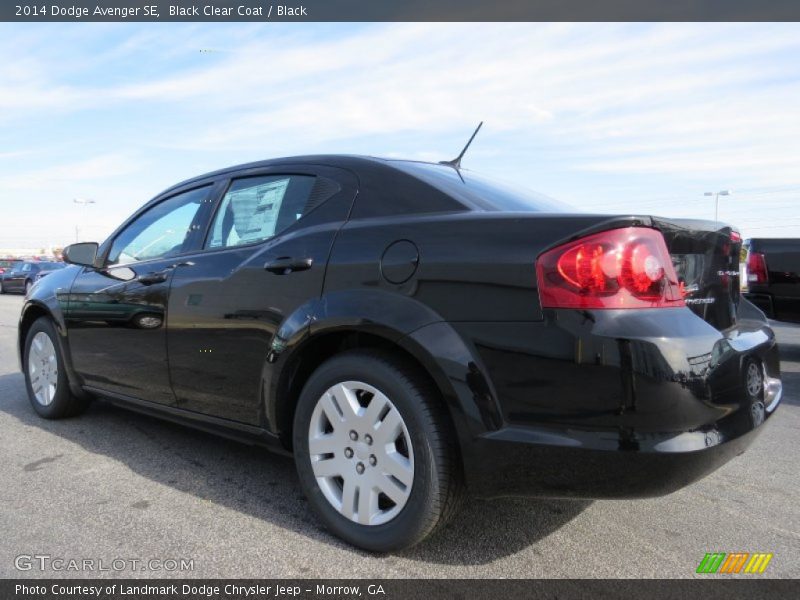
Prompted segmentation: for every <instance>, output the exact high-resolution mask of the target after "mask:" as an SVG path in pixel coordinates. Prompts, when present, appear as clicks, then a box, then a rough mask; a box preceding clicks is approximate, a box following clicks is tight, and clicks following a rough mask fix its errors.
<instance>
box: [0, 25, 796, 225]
mask: <svg viewBox="0 0 800 600" xmlns="http://www.w3.org/2000/svg"><path fill="white" fill-rule="evenodd" d="M59 31H61V30H59ZM64 31H66V32H67V34H68V35H67V36H66V37H65V38H64V39H63V40H61V41H60V43H61V44H62V45H63V47H64V48H65V50H63V54H64V56H63V58H60V56H61V54H60V53H59V51H58V47H57V46H56V45H55V44H48V43H46V39H44V36H41V35H40V36H34V35H23V34H22V33H20V34H17V35H15V36H10V38H7V39H6V40H5V41H3V40H2V39H0V51H2V52H4V54H5V55H9V54H10V53H14V54H16V55H18V56H19V59H20V60H18V61H7V62H6V63H4V64H3V65H0V120H2V121H3V122H4V123H6V124H15V123H26V122H27V123H35V122H36V120H37V119H38V117H39V116H41V115H53V114H55V115H61V116H63V119H64V122H65V123H66V122H67V120H68V118H69V117H70V116H73V115H74V116H76V117H79V118H80V119H81V121H80V122H81V124H82V125H83V126H85V127H86V133H85V136H86V137H85V139H83V140H82V142H81V144H80V145H79V146H78V147H76V150H75V152H74V156H73V157H72V158H71V159H70V160H69V161H67V162H69V163H70V164H67V165H66V166H61V167H59V166H56V167H48V168H46V169H43V170H40V171H37V170H34V171H32V172H27V173H26V172H23V173H17V172H13V173H6V174H5V175H4V174H3V173H4V169H3V167H2V165H0V194H2V192H3V189H6V190H14V191H18V190H22V189H27V188H35V187H37V186H38V188H39V189H43V188H44V187H45V186H44V185H43V184H42V182H43V181H51V182H52V181H60V182H73V183H75V187H76V188H79V187H81V186H83V187H84V188H89V189H94V185H95V183H97V182H96V181H95V182H94V183H90V181H91V180H92V179H95V180H96V179H97V177H98V174H100V173H102V174H103V175H102V177H104V178H105V179H104V180H103V181H101V182H99V186H98V187H97V189H98V191H99V193H103V187H102V186H103V185H106V186H110V185H117V186H119V184H120V182H130V181H132V180H133V179H135V183H136V184H137V185H136V186H133V187H135V189H136V190H137V193H145V192H147V193H150V192H154V191H156V190H157V186H159V185H162V184H165V185H166V184H168V183H170V180H169V176H170V168H169V164H170V162H171V161H174V162H175V163H176V166H175V167H173V168H172V169H171V171H173V173H172V175H173V176H174V177H175V179H179V178H181V177H182V176H183V175H186V176H189V175H192V174H193V173H194V172H195V171H193V169H197V170H198V171H199V170H202V169H204V168H206V166H208V167H209V168H212V167H215V166H222V165H225V164H229V163H230V162H231V158H230V157H247V158H257V157H267V156H271V155H285V154H295V153H311V152H318V151H351V150H355V151H362V152H368V153H372V154H390V155H395V156H403V155H405V156H410V157H413V158H425V159H440V158H449V157H450V155H451V154H453V153H454V151H455V150H457V148H456V145H457V144H458V143H463V142H461V140H462V139H463V140H465V139H466V137H467V135H468V134H469V133H470V131H471V130H472V128H473V127H474V126H475V124H476V123H477V122H478V121H480V120H484V121H486V127H485V129H484V131H483V132H482V133H481V139H480V140H479V142H478V143H476V145H475V146H474V148H473V150H471V151H470V156H469V157H468V158H469V160H471V161H474V162H473V163H472V164H473V165H476V164H477V165H478V166H485V167H487V168H489V169H493V170H495V171H503V172H508V173H509V174H510V175H511V176H515V174H516V176H517V177H519V178H520V179H524V180H525V183H527V184H532V185H533V186H534V187H541V186H540V185H538V184H537V180H536V178H535V177H538V178H540V179H541V180H543V181H544V182H545V183H546V185H548V186H549V188H546V189H544V191H546V192H548V193H551V194H554V195H560V196H563V197H566V198H567V199H571V200H573V201H574V202H575V203H576V204H578V205H579V206H582V207H589V206H591V202H597V198H596V196H597V195H598V194H601V193H602V194H605V197H606V199H605V203H606V204H613V203H614V202H617V203H621V204H622V205H625V206H630V207H631V208H635V206H636V204H635V202H636V200H637V199H641V197H642V196H643V195H647V194H648V193H649V190H652V189H653V188H656V187H657V188H658V189H663V190H665V192H664V194H665V197H667V198H675V197H676V196H679V195H680V194H686V193H695V191H696V190H698V189H700V190H702V189H705V187H707V186H711V185H712V184H713V185H719V186H721V187H747V186H749V187H752V188H756V189H758V188H763V187H765V186H770V185H772V186H774V185H781V184H785V185H790V184H798V185H800V176H798V174H797V164H798V163H800V144H798V143H797V140H798V139H800V119H798V118H797V98H798V97H800V35H798V26H797V25H796V24H778V25H767V24H762V25H754V24H707V23H704V24H660V25H633V24H623V25H611V24H443V23H431V24H424V23H423V24H396V25H376V26H358V27H354V26H344V25H342V26H340V27H339V28H336V27H328V28H326V29H324V30H323V29H310V28H306V27H305V26H303V27H300V26H298V27H295V28H289V27H286V28H280V27H267V28H257V27H253V26H247V27H245V26H242V27H240V28H236V29H230V28H226V29H222V28H214V27H204V26H201V25H195V26H191V27H188V26H187V27H172V26H164V27H152V28H146V29H142V28H138V29H133V30H132V29H130V28H122V27H116V28H109V27H101V26H99V25H98V26H94V25H92V26H85V27H83V28H81V29H80V30H78V29H71V28H70V29H65V30H64ZM85 32H88V34H89V35H88V37H87V38H86V41H81V40H82V39H83V38H81V36H83V35H85ZM219 32H221V33H219ZM232 32H233V34H232ZM109 39H113V41H111V42H110V41H109ZM98 45H99V46H98ZM82 48H83V49H82ZM97 48H101V49H102V51H98V50H97ZM203 48H213V49H218V50H220V52H213V53H207V54H202V53H200V50H201V49H203ZM131 65H133V67H135V68H128V67H130V66H131ZM99 113H104V114H106V116H107V118H108V120H107V121H105V122H103V121H99V120H95V118H94V115H95V114H99ZM128 120H130V121H131V122H137V123H141V126H140V127H138V128H136V129H135V130H130V129H128V130H125V134H126V135H127V136H128V137H122V138H119V139H117V138H111V139H109V137H104V136H111V134H107V133H106V131H105V130H104V127H108V122H111V123H113V124H115V126H117V125H116V124H123V123H125V122H126V121H128ZM119 126H120V127H121V125H119ZM71 133H72V132H66V131H62V132H60V133H59V130H57V129H56V130H55V131H54V133H53V137H54V138H56V139H55V140H54V141H56V142H59V143H61V144H62V146H63V145H67V140H69V141H70V142H71V138H70V137H69V136H70V135H71ZM81 135H84V134H83V133H81ZM20 139H22V136H20ZM98 140H101V142H98ZM3 141H4V138H2V137H0V144H2V143H3ZM110 141H113V145H114V147H119V148H121V149H122V150H121V152H123V153H127V152H128V149H131V150H130V151H131V152H132V153H134V154H136V153H141V152H143V151H147V152H152V154H153V159H152V160H151V161H150V162H151V163H153V165H154V166H153V169H151V170H150V171H141V170H140V171H136V169H141V168H142V165H139V164H137V163H135V162H131V161H130V160H129V158H128V157H127V155H124V154H119V155H112V156H108V155H105V154H103V152H104V151H105V149H107V148H108V147H109V146H110V145H111V144H110ZM18 150H19V148H6V147H5V144H3V146H2V147H0V158H3V157H9V158H10V157H12V155H14V154H15V153H16V152H17V151H18ZM137 155H138V154H137ZM478 161H483V163H479V162H478ZM54 162H55V161H54ZM62 162H64V161H62ZM55 164H59V163H58V162H55ZM537 165H542V166H540V167H537ZM15 168H16V167H15ZM537 168H538V169H539V170H536V169H537ZM175 173H178V175H175ZM134 176H135V177H134ZM534 176H535V177H534ZM646 180H647V181H646ZM650 180H652V181H650ZM133 187H132V186H127V189H126V192H125V193H126V194H128V195H130V197H132V198H133V197H134V194H133V192H132V191H131V190H132V189H133ZM142 188H143V189H144V190H145V192H141V189H142ZM81 193H82V194H83V195H85V192H81ZM589 198H591V202H590V199H589ZM608 198H610V199H611V200H609V199H608ZM144 199H145V198H141V199H140V201H143V200H144ZM736 201H739V200H738V199H737V200H736ZM741 202H744V201H743V200H742V201H741ZM599 203H600V204H602V203H603V199H602V198H601V199H600V202H599ZM625 203H628V204H625ZM692 206H694V204H692ZM697 206H702V204H697ZM698 210H700V209H698ZM698 216H699V215H698ZM763 218H764V219H766V218H767V217H766V216H765V217H763Z"/></svg>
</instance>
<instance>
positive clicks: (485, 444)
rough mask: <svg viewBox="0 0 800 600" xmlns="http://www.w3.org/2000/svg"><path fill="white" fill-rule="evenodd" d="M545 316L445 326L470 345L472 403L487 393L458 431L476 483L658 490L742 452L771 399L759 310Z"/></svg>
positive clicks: (773, 349)
mask: <svg viewBox="0 0 800 600" xmlns="http://www.w3.org/2000/svg"><path fill="white" fill-rule="evenodd" d="M545 317H546V318H545V321H544V322H538V323H491V324H489V323H483V324H477V323H461V324H454V325H453V326H454V327H455V328H456V329H457V330H458V331H459V334H460V336H461V337H462V339H464V340H466V341H467V343H468V344H469V346H471V348H472V349H473V352H474V354H473V356H475V357H476V359H475V361H474V362H473V363H472V365H473V366H472V367H471V368H470V370H469V373H467V375H466V376H465V380H464V381H465V383H466V384H467V386H468V387H469V388H470V393H471V394H472V395H473V398H472V404H473V405H474V404H479V406H478V410H477V411H476V410H472V413H473V415H475V416H477V415H476V413H478V414H481V415H491V413H492V412H493V410H490V409H487V406H486V405H487V404H488V402H487V397H488V396H489V395H491V396H493V398H494V401H495V402H496V412H497V414H498V416H497V417H495V418H493V419H485V420H484V425H486V427H485V429H484V430H483V431H480V432H479V431H478V428H477V426H476V424H475V422H474V421H473V423H472V425H473V428H472V432H470V433H468V434H467V435H464V434H463V432H462V434H461V449H462V456H463V460H464V464H465V476H466V479H467V482H468V485H469V488H470V489H471V491H472V493H474V494H475V495H478V496H483V497H493V496H506V495H527V496H543V497H581V498H625V497H627V498H631V497H647V496H656V495H662V494H667V493H670V492H672V491H675V490H677V489H679V488H681V487H683V486H685V485H687V484H689V483H691V482H693V481H696V480H698V479H700V478H702V477H704V476H705V475H707V474H708V473H710V472H712V471H714V470H715V469H717V468H718V467H720V466H721V465H723V464H724V463H726V462H727V461H729V460H731V459H732V458H734V457H735V456H737V455H738V454H741V453H742V452H743V451H744V449H745V448H746V447H747V446H748V445H749V444H750V443H751V442H752V441H753V439H754V438H755V436H756V435H757V434H758V432H759V431H760V430H761V426H762V425H763V423H764V422H765V421H766V420H768V419H769V417H770V416H771V415H772V414H773V413H774V411H775V409H776V407H777V406H778V404H779V403H780V399H781V392H782V388H781V382H780V366H779V358H778V351H777V344H776V343H775V338H774V334H773V332H772V330H771V329H770V328H769V327H768V325H767V324H766V323H765V322H763V321H760V320H756V319H753V320H748V319H742V318H741V316H740V319H739V322H738V325H737V326H736V327H734V328H731V329H729V330H726V331H724V332H720V331H718V330H716V329H714V328H713V327H711V326H710V325H708V324H707V323H706V322H705V321H703V320H702V319H700V318H699V317H697V316H696V315H695V314H694V313H692V312H691V311H690V310H689V309H683V308H675V309H655V310H649V309H648V310H637V311H611V310H608V311H571V310H563V311H562V310H559V311H553V310H551V311H547V312H546V315H545ZM753 361H754V362H756V364H758V365H759V366H760V368H761V370H762V372H763V373H764V385H763V390H761V392H760V393H759V397H757V398H753V397H752V396H749V395H748V394H747V393H746V390H745V371H746V368H747V366H748V365H749V364H750V362H753ZM476 364H477V365H480V366H481V369H480V370H481V371H482V372H483V373H484V374H485V375H486V377H485V381H483V382H481V381H479V378H478V377H477V376H476V374H475V372H476V367H475V365H476ZM479 400H480V402H479ZM464 402H467V403H469V401H468V400H465V399H464V398H462V404H463V403H464ZM464 412H465V413H467V414H469V412H470V410H469V409H467V410H465V411H464Z"/></svg>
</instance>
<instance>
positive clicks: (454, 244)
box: [19, 156, 782, 551]
mask: <svg viewBox="0 0 800 600" xmlns="http://www.w3.org/2000/svg"><path fill="white" fill-rule="evenodd" d="M740 247H741V239H740V238H739V235H738V233H737V232H736V231H735V230H733V229H732V228H731V227H729V226H726V225H723V224H720V223H714V222H706V221H682V220H673V219H665V218H660V217H654V216H649V215H624V216H619V215H595V214H575V213H574V212H571V211H569V209H567V208H565V207H563V206H561V205H559V204H557V203H555V202H553V201H551V200H549V199H547V198H544V197H541V196H538V195H535V194H531V193H529V192H526V191H520V190H517V189H512V188H510V187H507V186H504V185H501V184H497V183H495V182H493V181H491V180H489V179H487V178H484V177H481V176H479V175H477V174H474V173H472V172H470V171H468V170H464V169H460V168H459V167H458V165H457V164H452V163H451V164H430V163H420V162H410V161H399V160H381V159H375V158H363V157H349V156H314V157H301V158H291V159H279V160H272V161H266V162H259V163H253V164H248V165H243V166H239V167H233V168H229V169H225V170H221V171H217V172H214V173H210V174H207V175H203V176H200V177H197V178H195V179H191V180H189V181H185V182H183V183H180V184H178V185H176V186H174V187H172V188H170V189H168V190H166V191H165V192H163V193H162V194H160V195H158V196H157V197H156V198H154V199H153V200H151V201H150V202H148V203H147V204H146V205H145V206H144V207H142V208H141V209H140V210H139V211H138V212H136V213H135V214H134V215H133V216H132V217H131V218H130V219H129V220H128V221H126V222H125V223H124V224H123V225H122V226H121V227H120V228H119V229H118V230H117V231H116V232H115V233H113V234H112V235H111V237H110V238H109V239H108V240H106V241H105V242H104V243H103V244H102V245H100V246H98V245H97V244H88V243H84V244H75V245H73V246H70V247H69V248H67V249H66V251H65V258H66V260H67V261H68V262H71V263H73V264H74V265H75V266H73V267H70V268H68V269H65V270H63V271H60V272H58V273H55V274H52V275H50V276H48V277H47V278H45V279H44V280H43V281H41V283H39V284H38V285H37V286H36V287H35V288H34V289H33V290H32V292H31V293H30V295H29V297H28V298H27V300H26V302H25V304H24V306H23V309H22V315H21V320H20V323H19V351H20V355H21V364H22V369H23V371H24V373H25V377H26V382H27V388H28V393H29V395H30V399H31V403H32V405H33V408H34V409H35V410H36V411H37V412H38V413H39V414H40V415H41V416H43V417H45V418H59V417H65V416H69V415H75V414H78V413H80V412H81V411H83V410H84V409H85V408H86V406H87V404H88V402H89V401H90V399H91V398H95V397H99V398H104V399H106V400H110V401H112V402H115V403H118V404H120V405H122V406H126V407H129V408H132V409H134V410H139V411H144V412H147V413H151V414H154V415H160V416H162V417H164V418H167V419H172V420H178V421H181V422H183V423H186V424H189V425H193V426H196V427H199V428H202V429H205V430H210V431H216V432H219V433H222V434H224V435H226V436H233V437H236V438H239V439H241V440H243V441H246V442H249V443H258V444H263V445H266V446H269V447H271V448H273V449H276V450H278V451H280V452H290V453H292V454H293V455H294V457H295V461H296V464H297V471H298V474H299V477H300V482H301V485H302V487H303V489H304V490H305V493H306V494H307V496H308V499H309V502H310V503H311V505H312V506H313V507H314V509H315V510H316V511H317V513H318V514H319V516H320V519H321V520H322V521H323V522H324V523H325V525H327V527H328V528H329V529H330V530H332V531H333V532H335V533H336V534H337V535H339V536H341V537H343V538H344V539H346V540H348V541H349V542H351V543H353V544H356V545H358V546H361V547H363V548H367V549H371V550H378V551H386V550H393V549H398V548H403V547H407V546H410V545H412V544H415V543H417V542H419V541H421V540H423V539H424V538H425V537H427V536H428V535H429V534H430V533H431V532H432V531H434V530H435V529H436V528H437V527H439V526H441V524H442V523H444V522H445V521H446V520H447V519H448V518H449V517H450V516H451V515H452V514H454V513H455V512H456V508H457V506H458V504H459V500H460V499H461V498H462V497H463V495H464V492H469V493H471V494H474V495H477V496H482V497H495V496H507V495H527V496H545V497H561V498H564V497H589V498H630V497H646V496H654V495H660V494H667V493H669V492H672V491H674V490H676V489H678V488H680V487H682V486H685V485H687V484H689V483H691V482H693V481H695V480H697V479H699V478H701V477H703V476H705V475H707V474H708V473H710V472H712V471H713V470H715V469H716V468H718V467H719V466H720V465H722V464H724V463H725V462H727V461H728V460H730V459H732V458H734V457H735V456H737V455H738V454H740V453H741V452H742V451H743V450H744V449H745V448H746V447H747V446H748V445H749V444H750V443H751V442H752V441H753V439H754V436H755V435H756V434H757V432H758V431H759V430H760V429H762V428H761V427H760V426H761V425H762V423H763V422H764V421H765V420H766V419H768V418H769V417H770V415H772V414H773V412H774V411H775V409H776V407H777V405H778V403H779V401H780V397H781V390H782V388H781V381H780V378H779V377H780V373H779V363H778V354H777V347H776V343H775V337H774V335H773V332H772V330H771V329H770V328H769V326H768V325H767V323H766V321H765V319H764V316H763V314H762V313H761V312H760V311H758V310H757V309H756V308H755V307H753V305H751V304H750V303H749V302H747V301H746V300H744V299H742V298H741V297H740V294H739V281H738V267H737V265H738V257H739V251H740ZM266 492H267V491H266V490H265V493H266Z"/></svg>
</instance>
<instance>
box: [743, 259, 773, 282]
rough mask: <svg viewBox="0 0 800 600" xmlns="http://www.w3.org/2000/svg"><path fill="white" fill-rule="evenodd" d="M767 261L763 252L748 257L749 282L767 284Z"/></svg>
mask: <svg viewBox="0 0 800 600" xmlns="http://www.w3.org/2000/svg"><path fill="white" fill-rule="evenodd" d="M767 281H768V277H767V261H766V260H764V255H763V254H762V253H761V252H750V254H748V255H747V282H748V283H767Z"/></svg>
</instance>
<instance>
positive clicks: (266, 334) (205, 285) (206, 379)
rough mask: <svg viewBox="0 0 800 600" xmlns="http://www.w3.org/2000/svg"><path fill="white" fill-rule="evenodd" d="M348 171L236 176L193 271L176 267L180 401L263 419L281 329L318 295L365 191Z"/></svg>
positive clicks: (246, 419)
mask: <svg viewBox="0 0 800 600" xmlns="http://www.w3.org/2000/svg"><path fill="white" fill-rule="evenodd" d="M356 181H357V180H356V179H355V176H354V175H352V174H351V173H350V172H349V171H344V170H340V169H334V168H331V167H320V166H296V167H293V168H290V167H286V166H283V167H281V168H280V169H277V168H272V169H262V170H259V171H255V172H252V171H251V172H246V173H241V174H239V175H236V176H232V178H231V180H230V181H229V182H227V183H226V188H225V190H224V193H221V194H220V198H219V199H218V201H217V202H216V206H215V214H214V217H213V220H212V221H211V223H210V226H209V228H208V232H207V234H206V237H205V242H204V246H203V250H202V251H200V252H198V253H196V254H195V255H193V256H190V257H189V260H191V261H192V262H194V263H195V266H194V267H192V269H185V270H183V269H180V270H176V271H175V274H174V276H173V281H172V289H171V292H170V300H169V315H170V318H169V322H168V327H167V338H168V348H169V364H170V373H171V380H172V385H173V389H174V391H175V395H176V400H177V405H178V407H180V408H184V409H186V410H191V411H196V412H201V413H204V414H208V415H213V416H218V417H222V418H226V419H230V420H235V421H239V422H242V423H248V424H262V423H263V419H264V417H265V415H264V412H263V408H264V403H263V402H262V390H263V388H264V385H265V379H266V378H268V377H269V376H270V369H271V365H270V364H269V363H268V362H267V355H268V354H269V352H270V348H271V345H272V344H273V341H274V340H275V334H276V332H277V330H278V328H279V327H280V326H281V324H282V323H283V322H284V321H285V320H286V319H287V318H288V317H289V316H290V315H293V314H295V315H296V316H297V315H298V314H299V313H302V314H299V317H298V318H307V317H308V315H307V314H306V313H305V312H304V311H303V310H299V309H300V307H301V306H303V305H305V304H306V303H308V302H313V301H315V300H316V299H317V298H319V296H320V294H321V292H322V284H323V277H324V274H325V268H326V263H327V259H328V255H329V253H330V250H331V246H332V244H333V241H334V238H335V236H336V233H337V231H338V230H339V228H340V227H341V225H342V224H343V223H344V221H345V220H346V218H347V215H348V213H349V210H350V207H351V205H352V201H353V198H354V197H355V194H356V190H357V183H356Z"/></svg>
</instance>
